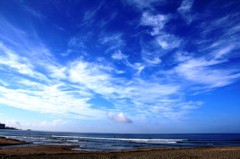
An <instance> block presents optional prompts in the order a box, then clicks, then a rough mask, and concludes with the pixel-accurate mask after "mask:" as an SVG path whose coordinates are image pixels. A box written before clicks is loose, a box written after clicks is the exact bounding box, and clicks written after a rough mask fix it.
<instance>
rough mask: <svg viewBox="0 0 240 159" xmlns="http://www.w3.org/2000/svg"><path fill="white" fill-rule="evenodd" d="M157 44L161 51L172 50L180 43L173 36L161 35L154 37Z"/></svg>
mask: <svg viewBox="0 0 240 159" xmlns="http://www.w3.org/2000/svg"><path fill="white" fill-rule="evenodd" d="M156 41H157V43H158V44H159V45H160V46H161V48H162V49H173V48H176V47H178V46H179V45H180V43H181V41H180V40H179V39H178V38H176V37H175V36H173V35H170V34H163V35H159V36H157V37H156Z"/></svg>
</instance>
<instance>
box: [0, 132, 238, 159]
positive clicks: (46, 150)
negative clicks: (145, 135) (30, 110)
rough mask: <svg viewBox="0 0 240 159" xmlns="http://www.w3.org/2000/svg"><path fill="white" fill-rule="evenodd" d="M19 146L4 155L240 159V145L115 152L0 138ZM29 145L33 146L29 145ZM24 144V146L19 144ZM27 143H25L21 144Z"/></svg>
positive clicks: (7, 149)
mask: <svg viewBox="0 0 240 159" xmlns="http://www.w3.org/2000/svg"><path fill="white" fill-rule="evenodd" d="M6 144H7V145H16V147H11V146H10V147H0V158H36V159H38V158H39V159H40V158H43V159H45V158H46V159H51V158H63V159H64V158H66V159H75V158H80V159H81V158H84V159H85V158H86V159H88V158H94V159H110V158H114V159H118V158H119V159H120V158H121V159H152V158H159V159H176V158H178V159H188V158H189V159H190V158H191V159H193V158H194V159H203V158H204V159H205V158H209V159H226V158H229V159H230V158H231V159H239V158H240V146H238V147H227V146H225V147H198V148H141V149H131V150H114V151H78V150H72V149H73V148H77V147H79V146H63V145H43V146H32V145H30V143H26V142H22V141H18V140H14V139H9V138H4V137H0V146H5V145H6ZM26 144H29V145H26ZM17 145H20V146H17ZM21 145H24V146H21Z"/></svg>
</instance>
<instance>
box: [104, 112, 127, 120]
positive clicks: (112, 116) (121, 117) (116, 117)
mask: <svg viewBox="0 0 240 159" xmlns="http://www.w3.org/2000/svg"><path fill="white" fill-rule="evenodd" d="M108 117H109V118H110V119H111V120H113V121H115V122H118V123H132V120H131V119H129V118H128V117H127V116H126V115H125V114H124V113H123V112H120V113H118V114H112V113H108Z"/></svg>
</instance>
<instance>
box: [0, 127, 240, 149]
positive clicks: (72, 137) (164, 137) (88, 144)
mask: <svg viewBox="0 0 240 159" xmlns="http://www.w3.org/2000/svg"><path fill="white" fill-rule="evenodd" d="M0 136H4V137H7V138H12V139H18V140H22V141H27V142H31V143H32V145H78V146H79V148H76V149H75V150H84V151H98V150H123V149H134V148H189V147H209V146H240V134H104V133H65V132H43V131H22V130H0Z"/></svg>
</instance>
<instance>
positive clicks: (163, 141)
mask: <svg viewBox="0 0 240 159" xmlns="http://www.w3.org/2000/svg"><path fill="white" fill-rule="evenodd" d="M52 137H53V138H68V139H69V140H71V139H74V140H75V141H76V139H78V140H111V141H127V142H136V143H154V144H175V143H177V142H179V141H184V140H186V139H139V138H101V137H81V136H58V135H52Z"/></svg>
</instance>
